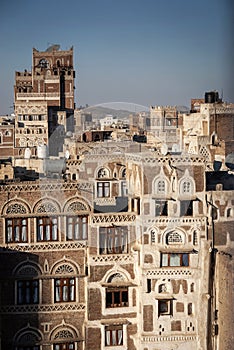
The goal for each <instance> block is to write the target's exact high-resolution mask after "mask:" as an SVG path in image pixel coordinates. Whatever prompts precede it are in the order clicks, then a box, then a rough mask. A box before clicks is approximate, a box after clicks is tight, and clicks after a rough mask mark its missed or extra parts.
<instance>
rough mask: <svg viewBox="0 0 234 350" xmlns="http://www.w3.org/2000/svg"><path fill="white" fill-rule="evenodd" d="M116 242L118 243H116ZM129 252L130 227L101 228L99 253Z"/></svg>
mask: <svg viewBox="0 0 234 350" xmlns="http://www.w3.org/2000/svg"><path fill="white" fill-rule="evenodd" d="M116 243H117V244H118V245H116ZM126 253H128V227H127V226H114V227H113V226H110V227H100V228H99V254H101V255H103V254H126Z"/></svg>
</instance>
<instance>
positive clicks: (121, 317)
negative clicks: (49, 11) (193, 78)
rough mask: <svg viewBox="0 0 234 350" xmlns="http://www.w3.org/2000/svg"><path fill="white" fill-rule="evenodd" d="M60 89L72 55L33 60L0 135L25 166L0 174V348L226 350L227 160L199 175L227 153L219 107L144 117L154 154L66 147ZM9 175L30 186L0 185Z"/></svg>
mask: <svg viewBox="0 0 234 350" xmlns="http://www.w3.org/2000/svg"><path fill="white" fill-rule="evenodd" d="M73 83H74V71H73V57H72V49H71V50H69V51H59V50H58V47H57V46H56V47H55V46H53V47H52V48H49V50H47V51H45V52H39V51H37V50H35V49H34V50H33V68H32V72H30V73H29V72H24V73H16V84H15V111H16V120H15V121H16V125H15V130H14V126H11V125H10V126H5V125H2V128H1V129H0V130H1V135H3V134H4V138H3V136H2V140H4V142H5V137H7V136H8V137H10V136H11V137H12V139H11V140H13V136H15V149H16V152H15V155H16V158H20V157H21V155H22V156H24V158H25V160H23V159H21V160H18V163H17V161H16V160H15V161H14V160H13V163H12V164H13V168H12V167H11V164H10V163H4V162H3V163H4V164H3V166H2V167H1V169H0V170H1V173H0V175H1V179H2V180H4V181H1V183H0V194H1V195H0V258H1V264H0V280H1V284H0V315H1V317H0V339H1V346H0V347H1V348H2V349H12V350H97V349H98V350H99V349H100V350H113V349H116V350H117V349H118V350H156V349H161V350H171V349H178V350H185V349H188V348H189V349H191V350H214V349H222V350H230V348H231V345H232V342H233V341H232V330H231V326H232V324H233V314H234V313H233V306H232V303H231V298H232V290H233V285H232V281H233V259H232V255H233V241H234V237H233V224H234V221H233V210H234V207H233V206H234V202H233V199H232V197H233V191H234V175H233V168H234V164H232V162H233V159H234V157H233V156H231V157H229V163H228V165H229V166H230V168H229V170H227V164H225V166H224V165H223V166H222V169H221V170H220V168H218V169H216V171H214V172H213V171H212V172H211V171H210V165H211V164H212V162H213V160H215V159H216V158H215V157H216V156H217V155H220V153H219V151H220V152H221V151H222V152H224V153H222V158H221V161H222V162H223V160H224V156H226V154H227V153H228V152H229V151H231V152H233V149H232V147H233V139H234V136H233V129H232V128H231V127H230V125H232V123H233V120H234V119H233V112H232V107H233V106H229V107H228V106H226V105H224V104H222V102H221V101H220V100H219V99H218V98H217V94H216V95H214V97H215V101H213V100H212V98H211V97H210V95H206V97H205V103H204V104H203V103H201V104H200V107H199V112H196V113H192V114H189V115H183V118H181V116H180V118H179V116H178V113H177V110H176V108H172V107H171V108H167V107H152V108H151V111H150V113H151V114H150V117H148V116H145V117H147V123H148V122H150V124H149V125H148V126H149V127H151V130H148V134H147V138H148V136H150V134H152V136H153V137H156V138H158V144H168V147H161V151H159V149H158V150H156V148H155V147H152V144H151V145H149V144H147V143H146V141H147V139H146V137H145V143H137V142H133V141H130V140H129V141H126V140H125V141H118V139H117V138H116V141H113V140H112V141H111V140H110V139H109V140H106V137H104V132H103V131H93V132H89V133H86V134H84V135H83V141H85V142H82V140H81V138H80V141H79V142H78V141H77V138H76V137H75V136H76V135H73V134H72V133H68V134H67V135H66V136H67V137H66V138H64V136H65V133H66V131H68V130H69V129H70V126H69V122H70V121H71V124H72V119H71V120H69V116H70V115H71V114H72V113H73V103H74V100H73V99H74V95H73ZM211 96H213V95H211ZM79 118H80V116H78V119H79ZM145 120H146V119H145ZM181 121H183V125H182V124H180V123H181ZM142 125H143V124H142ZM228 125H229V128H228ZM178 126H180V128H178ZM5 127H6V128H8V129H9V130H10V128H12V131H13V133H14V135H6V132H8V131H9V130H8V129H7V130H6V129H4V128H5ZM190 129H191V130H192V132H190V131H191V130H190ZM76 131H77V130H76ZM99 133H100V134H99ZM194 133H195V135H194ZM106 135H107V134H106ZM143 136H145V135H143ZM195 136H196V138H194V137H195ZM177 137H178V138H177ZM64 140H65V142H64V143H63V141H64ZM194 140H195V141H196V142H195V143H193V142H194ZM89 141H90V142H89ZM94 141H96V142H94ZM59 142H60V144H59ZM223 144H225V150H223V147H222V145H223ZM0 146H2V149H4V148H3V146H4V145H1V143H0ZM46 146H49V148H50V153H51V154H53V153H58V151H59V150H60V149H61V148H60V146H63V153H61V155H62V154H63V155H64V157H63V158H60V159H57V158H56V159H54V158H51V157H50V158H49V157H47V155H46ZM57 146H58V147H57ZM164 146H165V145H164ZM179 146H180V147H179ZM202 147H203V148H202ZM226 147H227V148H226ZM36 149H37V150H38V152H39V153H40V154H39V153H37V152H36ZM202 149H203V151H202ZM227 149H228V150H229V151H227ZM205 150H207V152H205ZM213 150H215V151H213ZM217 150H218V151H217ZM19 156H20V157H19ZM31 156H34V157H35V158H33V159H31ZM34 160H35V162H34ZM52 160H53V161H52ZM17 164H18V165H19V164H20V165H21V167H20V168H21V169H18V170H22V168H23V167H24V166H25V171H30V176H31V179H32V181H16V180H11V181H7V180H8V179H9V178H8V179H7V177H5V176H8V175H6V170H5V168H4V167H5V165H7V167H8V168H7V171H8V172H9V174H10V170H11V171H12V170H14V171H16V170H17V169H16V168H17ZM35 170H36V172H37V175H38V173H40V172H41V174H42V175H43V177H41V178H40V179H38V176H36V174H35V176H33V171H35ZM4 174H5V175H4ZM24 175H25V174H24ZM10 176H11V175H10ZM11 177H13V176H11ZM52 177H56V179H55V178H52Z"/></svg>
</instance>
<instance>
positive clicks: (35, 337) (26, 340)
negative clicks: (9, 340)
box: [14, 328, 42, 350]
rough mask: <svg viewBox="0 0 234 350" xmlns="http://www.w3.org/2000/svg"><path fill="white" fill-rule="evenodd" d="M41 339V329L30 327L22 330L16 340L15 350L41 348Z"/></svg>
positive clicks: (37, 349) (36, 349)
mask: <svg viewBox="0 0 234 350" xmlns="http://www.w3.org/2000/svg"><path fill="white" fill-rule="evenodd" d="M41 340H42V337H41V335H40V334H39V331H36V330H34V329H30V328H29V329H25V330H24V331H23V330H22V331H21V332H20V333H19V335H17V336H16V339H15V341H14V344H15V346H14V350H40V349H41V347H40V345H38V344H39V343H40V342H41Z"/></svg>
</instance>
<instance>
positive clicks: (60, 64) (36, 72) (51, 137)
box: [14, 45, 75, 156]
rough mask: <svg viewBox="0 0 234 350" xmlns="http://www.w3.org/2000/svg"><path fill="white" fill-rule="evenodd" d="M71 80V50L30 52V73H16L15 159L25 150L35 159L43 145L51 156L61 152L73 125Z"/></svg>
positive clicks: (72, 86) (55, 47) (56, 49)
mask: <svg viewBox="0 0 234 350" xmlns="http://www.w3.org/2000/svg"><path fill="white" fill-rule="evenodd" d="M74 79H75V71H74V68H73V48H71V49H70V50H67V51H62V50H60V47H59V45H53V46H51V47H49V48H48V49H47V50H46V51H38V50H36V49H35V48H34V49H33V55H32V70H31V71H30V72H29V71H27V70H25V71H24V72H16V73H15V86H14V96H15V129H16V130H15V155H16V156H17V155H21V154H22V153H24V150H25V148H27V147H28V148H30V149H31V152H32V155H36V152H37V146H38V145H43V144H46V145H48V146H49V149H50V154H51V155H57V154H58V152H59V151H61V149H62V144H63V137H64V134H65V133H66V131H67V129H68V130H69V129H71V127H73V123H74V122H73V113H74V107H75V106H74ZM55 145H56V147H55Z"/></svg>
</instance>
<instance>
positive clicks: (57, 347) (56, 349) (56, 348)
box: [53, 341, 76, 350]
mask: <svg viewBox="0 0 234 350" xmlns="http://www.w3.org/2000/svg"><path fill="white" fill-rule="evenodd" d="M70 345H72V347H70ZM64 346H65V347H64ZM75 349H76V348H75V343H74V342H73V341H71V342H66V343H56V344H53V350H75Z"/></svg>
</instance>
